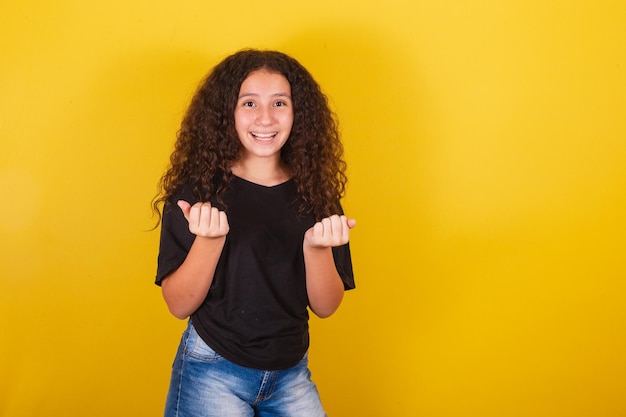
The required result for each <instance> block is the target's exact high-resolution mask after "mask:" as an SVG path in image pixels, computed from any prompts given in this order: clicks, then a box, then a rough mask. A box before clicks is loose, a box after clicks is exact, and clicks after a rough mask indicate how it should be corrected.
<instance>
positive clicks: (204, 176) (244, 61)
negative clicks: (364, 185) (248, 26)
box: [153, 49, 347, 220]
mask: <svg viewBox="0 0 626 417" xmlns="http://www.w3.org/2000/svg"><path fill="white" fill-rule="evenodd" d="M260 69H265V70H268V71H272V72H277V73H279V74H282V75H283V76H284V77H285V78H287V81H289V84H290V86H291V95H292V101H293V111H294V120H293V126H292V129H291V134H290V136H289V139H288V140H287V142H286V143H285V145H284V146H283V148H282V149H281V159H282V161H283V162H284V163H285V165H286V166H287V167H288V169H289V170H290V172H291V174H292V175H293V178H294V181H295V184H296V187H297V190H298V194H299V196H300V198H301V199H302V202H303V204H302V207H300V210H301V211H311V212H313V213H314V214H315V217H316V218H317V219H318V220H320V219H321V218H323V217H326V216H329V215H331V214H337V213H338V211H339V207H338V202H339V199H340V198H341V197H343V195H344V193H345V186H346V182H347V178H346V174H345V170H346V164H345V162H344V160H343V159H342V158H343V146H342V144H341V142H340V139H339V133H338V130H337V122H336V119H335V115H334V113H333V112H332V111H331V110H330V108H329V105H328V100H327V98H326V96H325V95H324V94H323V93H322V91H321V89H320V87H319V85H318V84H317V82H316V81H315V80H314V79H313V77H312V76H311V74H310V73H309V72H308V71H307V70H306V69H305V68H304V67H303V66H302V65H301V64H300V63H299V62H298V61H296V60H295V59H293V58H291V57H290V56H288V55H286V54H284V53H281V52H277V51H261V50H254V49H246V50H242V51H239V52H237V53H235V54H233V55H230V56H228V57H227V58H226V59H224V60H223V61H222V62H220V63H219V64H218V65H217V66H215V67H214V68H213V70H212V71H211V72H210V73H209V75H208V76H207V77H206V78H205V79H204V81H203V82H202V83H201V84H200V87H199V88H198V90H197V91H196V93H195V95H194V97H193V99H192V100H191V104H190V105H189V108H188V109H187V112H186V114H185V116H184V118H183V121H182V124H181V128H180V130H179V132H178V135H177V140H176V144H175V148H174V151H173V153H172V155H171V157H170V166H169V168H168V169H167V171H166V172H165V174H164V175H163V177H162V178H161V181H160V183H159V193H158V194H157V196H156V197H155V199H154V201H153V209H154V210H155V212H156V213H157V214H158V215H159V218H160V216H161V211H160V206H161V204H164V203H165V204H167V203H168V202H169V200H170V198H171V197H172V196H173V194H174V193H176V192H177V191H179V190H180V189H181V188H182V187H184V186H189V187H191V188H192V190H193V192H194V195H195V196H196V198H197V199H198V201H207V200H208V199H209V197H210V196H212V195H215V196H216V197H217V198H218V199H219V198H220V195H221V193H222V192H223V191H224V190H225V189H226V188H227V187H228V183H229V181H230V179H231V178H232V173H231V166H232V165H233V164H234V163H235V161H236V160H237V159H238V157H239V154H240V149H241V143H240V141H239V139H238V137H237V133H236V131H235V116H234V112H235V105H236V103H237V99H238V95H239V89H240V87H241V84H242V83H243V81H244V80H245V79H246V78H247V77H248V75H249V74H250V73H251V72H253V71H256V70H260Z"/></svg>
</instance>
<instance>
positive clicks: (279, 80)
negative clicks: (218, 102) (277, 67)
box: [239, 69, 291, 95]
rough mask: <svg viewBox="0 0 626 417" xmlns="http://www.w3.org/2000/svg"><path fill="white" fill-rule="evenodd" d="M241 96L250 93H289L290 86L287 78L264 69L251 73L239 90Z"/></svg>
mask: <svg viewBox="0 0 626 417" xmlns="http://www.w3.org/2000/svg"><path fill="white" fill-rule="evenodd" d="M239 92H240V95H241V94H249V93H250V94H251V93H273V94H276V93H283V94H284V93H287V94H290V93H291V85H290V84H289V81H287V78H285V76H284V75H283V74H281V73H279V72H276V71H270V70H266V69H259V70H255V71H252V72H251V73H250V74H248V76H247V77H246V79H245V80H243V82H242V83H241V87H240V88H239Z"/></svg>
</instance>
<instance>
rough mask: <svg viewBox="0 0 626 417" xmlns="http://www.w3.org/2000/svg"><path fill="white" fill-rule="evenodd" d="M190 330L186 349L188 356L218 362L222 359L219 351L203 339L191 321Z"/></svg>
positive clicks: (203, 360)
mask: <svg viewBox="0 0 626 417" xmlns="http://www.w3.org/2000/svg"><path fill="white" fill-rule="evenodd" d="M188 332H189V334H188V336H187V342H186V343H185V351H184V353H185V355H186V356H188V357H190V358H193V359H195V360H198V361H202V362H217V361H218V360H220V359H222V357H221V356H220V354H219V353H217V352H216V351H214V350H213V349H211V347H210V346H209V345H207V344H206V343H205V342H204V340H202V338H201V337H200V336H199V335H198V332H196V329H195V328H194V327H193V325H192V324H191V323H189V329H188Z"/></svg>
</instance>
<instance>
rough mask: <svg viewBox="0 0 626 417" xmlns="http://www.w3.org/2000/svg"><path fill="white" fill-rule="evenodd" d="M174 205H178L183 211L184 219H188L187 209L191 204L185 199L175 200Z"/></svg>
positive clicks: (188, 209) (189, 208)
mask: <svg viewBox="0 0 626 417" xmlns="http://www.w3.org/2000/svg"><path fill="white" fill-rule="evenodd" d="M176 205H178V207H180V209H181V211H182V212H183V216H185V219H186V220H187V221H189V211H190V210H191V204H189V203H188V202H186V201H185V200H178V201H177V202H176Z"/></svg>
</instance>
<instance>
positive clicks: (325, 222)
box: [320, 217, 333, 239]
mask: <svg viewBox="0 0 626 417" xmlns="http://www.w3.org/2000/svg"><path fill="white" fill-rule="evenodd" d="M320 223H322V234H321V236H320V237H321V238H323V239H328V238H330V237H331V236H332V235H333V232H332V228H333V226H332V221H331V220H330V218H329V217H326V218H323V219H322V221H321V222H320Z"/></svg>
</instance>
